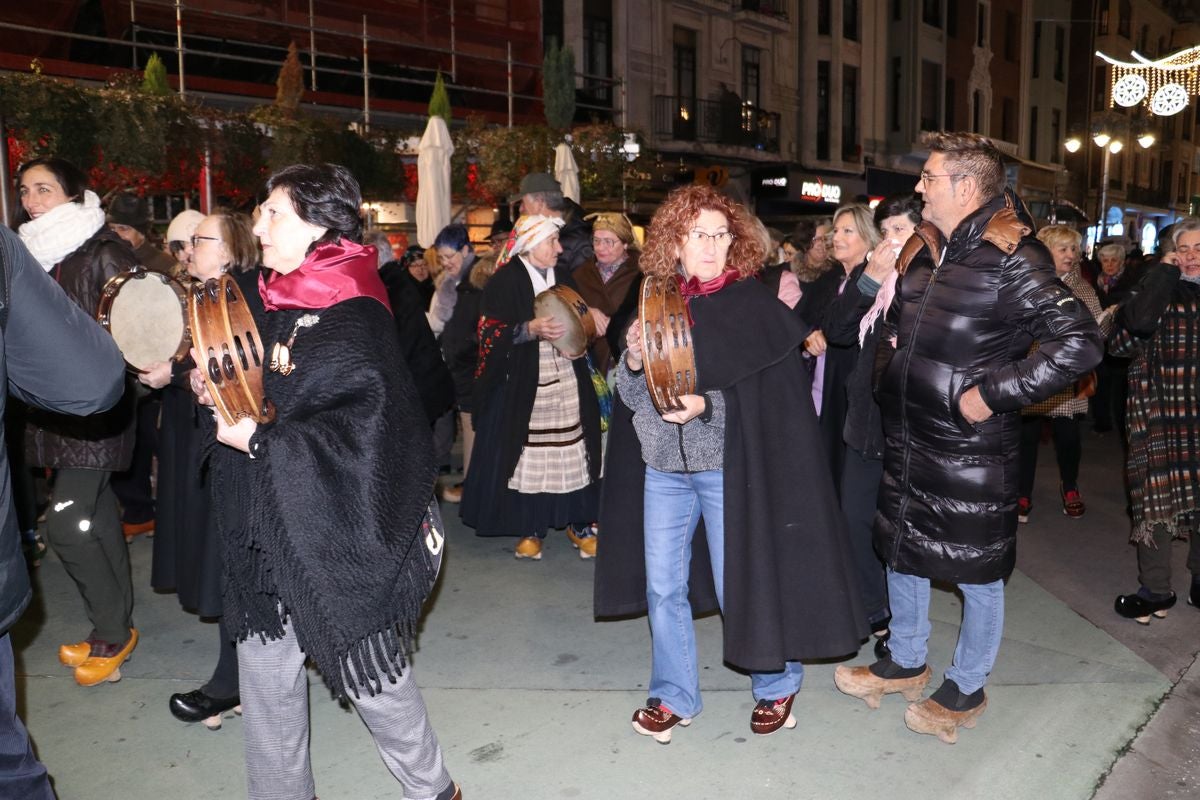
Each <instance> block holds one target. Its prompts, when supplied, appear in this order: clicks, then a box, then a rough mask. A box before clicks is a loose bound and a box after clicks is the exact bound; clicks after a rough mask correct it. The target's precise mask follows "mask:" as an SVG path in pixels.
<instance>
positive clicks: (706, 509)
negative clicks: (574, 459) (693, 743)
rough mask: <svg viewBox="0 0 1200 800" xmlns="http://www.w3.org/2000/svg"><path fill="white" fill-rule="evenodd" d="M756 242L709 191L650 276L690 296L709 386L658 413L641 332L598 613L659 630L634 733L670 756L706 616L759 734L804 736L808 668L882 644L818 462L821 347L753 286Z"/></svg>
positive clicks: (627, 388) (607, 514)
mask: <svg viewBox="0 0 1200 800" xmlns="http://www.w3.org/2000/svg"><path fill="white" fill-rule="evenodd" d="M753 231H754V229H753V227H752V223H751V221H750V217H749V215H748V214H747V213H746V210H745V209H744V208H743V207H742V206H740V205H737V204H735V203H734V202H732V201H731V200H729V198H727V197H724V196H722V195H720V194H719V193H717V191H716V190H714V189H712V188H710V187H704V186H689V187H686V188H683V189H678V190H676V191H675V192H672V193H671V195H670V196H669V197H668V198H667V201H666V202H665V203H663V205H662V206H660V207H659V209H658V211H657V212H656V213H655V215H654V219H653V221H652V222H651V225H650V233H649V236H648V237H647V240H646V247H645V249H644V250H643V254H642V259H641V267H642V271H643V272H645V273H646V274H647V275H648V276H651V275H652V276H655V277H656V278H658V279H663V280H669V281H675V282H676V283H677V284H678V285H679V288H680V292H681V293H682V295H683V297H684V301H685V302H686V304H687V307H688V311H689V314H688V317H689V321H690V323H691V325H692V341H693V343H694V351H695V357H696V374H697V381H698V383H697V387H696V390H695V393H693V394H686V395H683V396H682V397H680V398H679V401H680V403H681V406H682V407H681V409H680V410H677V411H668V412H666V413H660V412H659V411H658V410H657V409H656V408H655V406H654V404H653V403H652V401H651V399H650V393H649V390H648V388H647V385H646V379H645V376H644V375H643V374H642V370H643V360H642V359H643V356H642V341H641V333H640V328H639V326H637V325H634V326H632V327H630V328H629V332H628V333H627V334H626V337H625V338H626V344H627V349H626V350H625V353H624V355H623V357H622V358H621V359H620V366H619V367H618V370H617V402H616V403H615V405H616V407H615V408H614V411H613V424H612V428H611V429H610V439H609V451H608V462H607V465H606V470H607V472H606V477H605V486H604V492H605V502H604V503H603V509H604V513H603V516H602V517H601V519H600V527H601V530H603V531H604V547H603V548H601V549H600V552H599V556H598V562H597V567H596V595H595V596H596V604H595V612H596V616H597V617H622V616H628V615H631V614H648V615H649V619H650V631H651V635H652V641H653V646H652V657H651V666H650V682H649V689H648V693H649V695H650V697H649V699H648V700H647V701H646V704H645V705H644V706H643V707H641V708H639V709H637V710H636V711H635V712H634V714H633V728H634V730H635V731H637V732H638V733H640V734H642V735H645V736H652V737H653V738H654V739H655V740H657V741H659V742H663V743H666V742H669V741H670V739H671V734H672V731H673V730H674V728H675V727H676V726H686V725H689V724H690V723H691V721H692V719H693V718H694V717H695V716H696V715H697V714H699V713H700V711H701V708H702V703H701V699H700V676H699V671H698V667H697V663H698V662H697V652H696V639H695V631H694V628H693V623H692V615H693V613H702V612H706V611H712V610H716V609H720V610H721V611H722V612H723V613H724V620H725V635H724V644H725V648H724V661H726V662H728V663H729V664H731V665H734V666H736V667H738V668H740V669H743V670H745V671H746V672H749V673H750V683H751V687H752V691H753V696H754V700H755V706H754V708H753V710H752V711H751V712H750V729H751V731H752V732H753V733H755V734H759V735H765V734H770V733H774V732H775V731H777V730H779V729H780V728H784V727H786V728H791V727H794V726H795V724H796V723H795V718H794V717H793V715H792V704H793V702H794V700H795V697H796V693H797V692H798V691H799V690H800V685H801V682H802V680H803V678H804V667H803V665H802V664H801V663H800V659H803V658H822V657H832V656H838V655H844V654H846V653H850V652H853V651H855V650H857V648H858V644H859V642H860V641H861V639H862V637H863V636H865V632H866V626H865V624H864V620H865V616H864V614H863V612H862V609H861V606H860V604H859V599H858V592H857V591H856V590H855V588H854V576H853V575H852V566H851V560H850V555H849V553H848V550H847V544H846V532H845V523H844V522H843V521H842V517H841V513H840V512H839V510H838V508H837V500H836V498H835V495H834V490H833V481H832V480H831V478H830V476H829V474H828V471H827V470H826V468H825V466H824V465H823V464H821V463H819V462H818V461H817V460H815V459H806V458H804V457H803V454H806V453H811V452H813V451H814V450H816V449H817V448H818V447H819V445H818V444H817V440H818V431H817V420H816V415H815V414H814V412H813V408H812V402H811V400H810V399H809V390H810V387H809V383H808V378H807V373H806V372H805V371H804V370H803V369H802V367H801V364H800V352H801V347H802V342H803V341H804V337H805V334H806V332H807V331H806V329H805V327H804V325H803V323H802V322H801V321H800V320H799V319H798V318H797V317H796V316H795V315H794V314H792V312H791V311H789V310H788V308H787V307H786V306H784V305H783V304H782V303H780V302H778V300H776V298H775V296H774V295H773V294H772V293H771V291H770V290H769V289H767V287H766V286H764V285H763V284H762V283H761V282H760V281H758V280H755V279H754V276H755V274H756V273H757V272H758V271H759V269H761V266H762V261H763V249H762V244H761V243H760V242H759V241H758V239H757V238H756V237H755V235H754V232H753ZM647 279H649V278H647ZM797 486H803V487H804V490H803V491H797V490H796V487H797ZM702 518H703V520H704V527H703V528H702V529H701V528H699V527H698V525H699V522H700V520H701V519H702ZM701 530H703V533H701ZM689 573H690V574H689Z"/></svg>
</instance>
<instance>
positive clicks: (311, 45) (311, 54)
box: [308, 0, 317, 92]
mask: <svg viewBox="0 0 1200 800" xmlns="http://www.w3.org/2000/svg"><path fill="white" fill-rule="evenodd" d="M308 68H309V73H310V75H311V76H312V78H311V84H312V86H311V87H310V88H311V89H312V90H313V91H314V92H315V91H316V90H317V32H316V29H315V28H314V27H313V0H308Z"/></svg>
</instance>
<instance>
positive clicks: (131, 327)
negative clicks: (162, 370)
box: [96, 267, 192, 372]
mask: <svg viewBox="0 0 1200 800" xmlns="http://www.w3.org/2000/svg"><path fill="white" fill-rule="evenodd" d="M186 308H187V291H186V290H185V289H184V288H183V286H181V285H180V284H179V282H178V281H176V280H174V279H173V278H170V277H168V276H166V275H163V274H162V273H161V272H150V271H148V270H145V269H143V268H142V267H137V268H135V269H132V270H128V271H126V272H121V273H118V274H116V275H114V276H112V277H111V278H109V279H108V282H107V283H105V284H104V289H103V290H101V292H100V305H99V307H98V308H97V309H96V320H97V321H98V322H99V323H100V324H101V325H102V326H103V327H104V330H106V331H108V332H109V334H111V335H112V337H113V341H115V342H116V343H117V347H118V348H120V350H121V355H122V356H124V358H125V363H126V364H127V365H128V367H129V369H131V370H133V371H134V372H141V371H142V370H144V369H146V368H147V367H149V366H150V365H151V364H156V363H158V362H161V361H180V360H182V359H183V357H184V356H185V355H187V351H188V348H189V347H191V344H192V339H191V336H190V332H189V330H188V325H187V311H186Z"/></svg>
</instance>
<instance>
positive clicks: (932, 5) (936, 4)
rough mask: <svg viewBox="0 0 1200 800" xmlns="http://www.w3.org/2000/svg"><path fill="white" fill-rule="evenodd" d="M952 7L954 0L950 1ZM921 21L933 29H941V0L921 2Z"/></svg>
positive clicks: (923, 0) (924, 0)
mask: <svg viewBox="0 0 1200 800" xmlns="http://www.w3.org/2000/svg"><path fill="white" fill-rule="evenodd" d="M950 4H951V5H954V0H950ZM921 21H922V22H924V23H925V24H926V25H932V26H933V27H935V28H940V27H942V0H922V2H921Z"/></svg>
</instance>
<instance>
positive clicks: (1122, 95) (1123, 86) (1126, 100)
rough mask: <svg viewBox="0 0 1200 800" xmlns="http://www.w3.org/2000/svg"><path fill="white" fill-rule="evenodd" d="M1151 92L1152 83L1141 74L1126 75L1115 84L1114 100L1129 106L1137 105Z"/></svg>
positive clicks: (1121, 104)
mask: <svg viewBox="0 0 1200 800" xmlns="http://www.w3.org/2000/svg"><path fill="white" fill-rule="evenodd" d="M1149 93H1150V84H1148V83H1146V79H1145V78H1143V77H1142V76H1141V75H1126V76H1125V77H1123V78H1121V80H1119V81H1117V82H1116V83H1114V84H1113V88H1112V96H1113V102H1114V103H1116V104H1117V105H1119V106H1124V107H1125V108H1129V107H1130V106H1136V105H1137V104H1138V103H1140V102H1142V100H1144V99H1145V97H1146V95H1147V94H1149Z"/></svg>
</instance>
